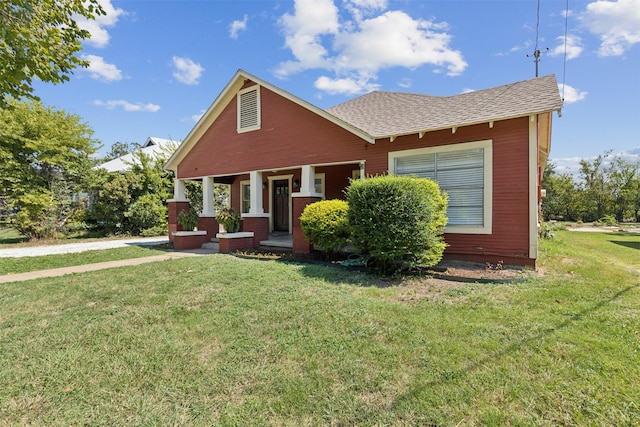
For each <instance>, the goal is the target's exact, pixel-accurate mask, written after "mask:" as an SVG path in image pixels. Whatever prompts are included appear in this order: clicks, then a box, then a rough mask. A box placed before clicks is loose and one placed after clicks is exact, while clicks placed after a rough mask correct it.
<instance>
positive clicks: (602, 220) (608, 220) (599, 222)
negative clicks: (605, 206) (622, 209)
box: [594, 215, 618, 226]
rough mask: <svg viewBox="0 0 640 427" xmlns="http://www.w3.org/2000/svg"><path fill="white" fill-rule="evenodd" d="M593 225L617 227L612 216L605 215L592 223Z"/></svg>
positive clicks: (616, 222)
mask: <svg viewBox="0 0 640 427" xmlns="http://www.w3.org/2000/svg"><path fill="white" fill-rule="evenodd" d="M594 225H611V226H612V225H618V221H617V220H616V218H615V217H614V216H613V215H605V216H603V217H602V218H600V219H598V220H596V221H594Z"/></svg>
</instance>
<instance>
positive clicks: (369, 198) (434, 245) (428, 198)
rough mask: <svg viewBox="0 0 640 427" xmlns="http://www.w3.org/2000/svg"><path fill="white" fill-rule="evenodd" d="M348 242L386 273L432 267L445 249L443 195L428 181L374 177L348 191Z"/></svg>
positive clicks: (436, 186)
mask: <svg viewBox="0 0 640 427" xmlns="http://www.w3.org/2000/svg"><path fill="white" fill-rule="evenodd" d="M347 202H348V203H349V215H348V218H349V226H350V228H351V231H352V236H351V239H352V242H353V244H354V245H355V246H356V247H357V248H359V249H360V250H361V251H362V252H363V253H366V254H369V256H370V257H371V262H373V263H374V265H375V266H376V267H377V268H378V269H380V270H382V271H384V272H397V271H401V270H403V269H406V268H410V267H415V266H431V265H435V264H437V263H438V262H439V261H440V260H441V259H442V254H443V252H444V249H445V247H446V244H445V242H444V239H443V237H442V233H443V231H444V226H445V225H446V224H447V217H446V209H447V195H446V194H444V193H442V192H441V191H440V187H439V186H438V184H437V183H436V182H434V181H432V180H430V179H426V178H413V177H397V176H378V177H374V178H368V179H365V180H356V181H352V182H351V184H350V185H349V187H348V188H347Z"/></svg>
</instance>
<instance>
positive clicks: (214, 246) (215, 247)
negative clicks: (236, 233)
mask: <svg viewBox="0 0 640 427" xmlns="http://www.w3.org/2000/svg"><path fill="white" fill-rule="evenodd" d="M211 240H213V239H211ZM217 240H218V239H216V241H215V242H213V241H211V242H206V243H203V244H202V249H212V250H218V247H219V244H218V241H217Z"/></svg>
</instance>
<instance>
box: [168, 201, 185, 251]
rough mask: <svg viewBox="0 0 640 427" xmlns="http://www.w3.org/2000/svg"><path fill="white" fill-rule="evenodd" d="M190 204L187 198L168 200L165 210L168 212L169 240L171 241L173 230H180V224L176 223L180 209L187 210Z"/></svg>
mask: <svg viewBox="0 0 640 427" xmlns="http://www.w3.org/2000/svg"><path fill="white" fill-rule="evenodd" d="M190 208H191V204H190V203H189V201H188V200H169V201H168V202H167V210H168V213H169V241H170V242H173V232H174V231H182V230H183V229H182V226H181V225H180V224H179V223H178V215H179V214H180V212H182V211H188V210H189V209H190Z"/></svg>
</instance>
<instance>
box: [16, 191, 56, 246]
mask: <svg viewBox="0 0 640 427" xmlns="http://www.w3.org/2000/svg"><path fill="white" fill-rule="evenodd" d="M18 205H19V206H20V210H19V211H18V212H17V213H16V216H15V218H14V219H13V227H14V228H15V229H16V230H18V232H20V233H21V234H23V235H25V236H27V237H28V238H29V239H52V238H55V237H56V236H57V234H58V231H59V229H60V225H59V224H58V222H57V221H56V219H57V218H56V204H55V201H54V198H53V195H52V194H51V192H49V191H47V190H42V189H37V190H35V191H33V192H32V193H27V194H25V195H23V196H20V197H19V198H18Z"/></svg>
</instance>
